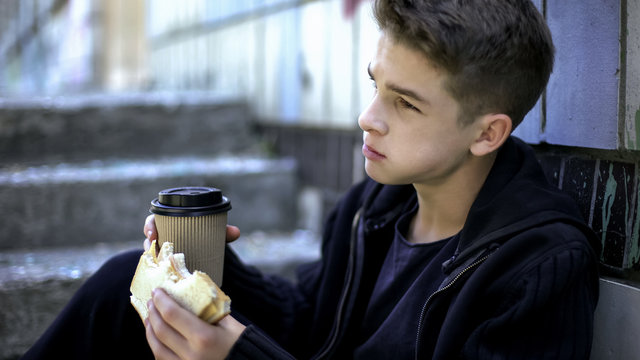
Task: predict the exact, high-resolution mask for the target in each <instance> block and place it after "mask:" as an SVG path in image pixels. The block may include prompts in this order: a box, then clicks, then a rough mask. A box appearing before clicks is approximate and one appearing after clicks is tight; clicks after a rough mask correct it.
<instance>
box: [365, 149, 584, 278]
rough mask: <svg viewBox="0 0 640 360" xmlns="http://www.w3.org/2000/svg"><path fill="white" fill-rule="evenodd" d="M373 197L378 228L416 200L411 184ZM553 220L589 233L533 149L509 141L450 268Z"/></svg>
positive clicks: (370, 208) (369, 206) (381, 189)
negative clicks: (411, 198) (497, 243)
mask: <svg viewBox="0 0 640 360" xmlns="http://www.w3.org/2000/svg"><path fill="white" fill-rule="evenodd" d="M370 193H372V195H373V196H369V198H368V199H367V201H366V202H365V209H366V210H365V213H364V215H365V221H366V222H367V223H369V224H373V225H377V226H380V225H383V224H385V223H387V222H388V221H391V220H392V219H391V218H392V217H395V216H396V215H397V214H398V213H399V212H401V210H403V209H402V207H401V206H400V204H406V201H407V200H408V199H410V197H411V196H415V190H414V188H413V186H412V185H403V186H395V185H394V186H378V187H374V188H373V189H371V191H370ZM551 221H564V222H568V223H572V224H575V225H576V226H577V227H579V228H580V229H582V230H583V231H584V232H585V233H587V234H589V232H590V230H588V228H587V227H586V225H584V219H582V215H581V213H580V209H579V208H578V206H577V204H576V203H575V201H573V199H572V198H571V197H569V196H568V195H567V194H565V193H563V192H562V191H561V190H559V189H557V188H556V187H555V186H553V185H551V184H550V183H549V182H548V181H547V179H546V177H545V174H544V172H543V171H542V168H541V166H540V164H539V163H538V160H537V159H536V156H535V153H534V151H533V149H532V148H531V147H529V146H528V145H526V144H525V143H524V142H522V140H520V139H517V138H515V137H510V138H509V139H508V140H507V141H506V142H505V144H504V145H503V146H502V147H501V149H500V150H499V151H498V154H497V156H496V160H495V163H494V165H493V167H492V169H491V171H490V172H489V175H488V176H487V179H486V181H485V183H484V184H483V186H482V188H481V189H480V192H479V193H478V197H477V198H476V200H475V201H474V202H473V204H472V206H471V209H470V210H469V215H468V216H467V222H466V223H465V224H464V226H463V228H462V230H461V232H460V234H459V245H458V250H457V252H456V258H455V260H454V263H452V264H449V265H447V267H449V266H455V265H459V264H460V263H462V262H464V261H465V260H468V258H469V257H471V256H473V255H474V254H477V253H478V251H480V250H481V249H484V248H486V247H487V246H489V244H491V243H493V242H499V241H501V240H502V239H507V238H508V237H509V236H512V235H514V234H516V233H518V232H521V231H523V230H525V229H528V228H531V227H534V226H538V225H541V224H544V223H547V222H551ZM588 236H589V238H591V235H588Z"/></svg>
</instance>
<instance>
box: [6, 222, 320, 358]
mask: <svg viewBox="0 0 640 360" xmlns="http://www.w3.org/2000/svg"><path fill="white" fill-rule="evenodd" d="M232 247H233V248H234V250H235V251H236V252H237V253H238V255H239V256H240V257H241V258H242V259H243V260H244V261H245V262H247V263H248V264H252V265H255V266H256V267H258V268H260V269H262V270H263V271H265V272H269V273H277V274H281V275H283V276H286V277H289V278H293V270H294V269H295V267H296V266H297V265H299V264H300V263H302V262H307V261H312V260H314V259H317V258H318V256H319V253H320V248H319V243H318V237H317V235H316V234H315V233H312V232H309V231H301V230H299V231H294V232H287V233H282V232H277V233H275V232H272V233H265V232H254V233H249V234H247V235H243V236H242V237H241V238H240V239H238V240H237V241H236V242H235V243H233V244H232ZM136 248H137V249H141V248H142V241H141V240H140V241H134V242H121V243H94V244H92V245H89V246H82V247H65V248H58V249H39V250H34V251H24V250H11V251H4V252H0V360H8V359H17V358H19V356H20V355H21V354H23V353H24V352H25V351H26V350H27V349H28V348H29V347H30V346H31V345H32V344H33V343H34V342H35V341H36V339H37V338H38V337H39V336H40V335H41V334H42V333H43V332H44V331H45V329H46V328H47V327H48V326H49V324H50V323H51V322H52V321H53V320H54V318H55V317H56V315H57V314H58V313H59V312H60V310H61V309H62V308H63V307H64V305H65V304H66V303H67V302H68V301H69V299H70V298H71V296H72V295H73V293H74V292H75V291H76V290H77V289H78V288H79V287H80V286H81V284H82V283H83V282H84V281H85V280H86V279H87V278H88V277H89V276H90V275H91V274H93V272H95V271H96V270H97V269H98V268H99V267H100V266H101V265H102V264H103V263H104V262H105V261H106V260H107V259H108V258H109V257H111V256H113V255H114V254H116V253H118V252H120V251H126V250H129V249H136Z"/></svg>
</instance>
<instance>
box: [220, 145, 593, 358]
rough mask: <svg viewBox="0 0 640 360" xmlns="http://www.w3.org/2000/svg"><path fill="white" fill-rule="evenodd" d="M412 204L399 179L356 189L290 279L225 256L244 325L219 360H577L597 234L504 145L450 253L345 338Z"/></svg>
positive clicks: (526, 159)
mask: <svg viewBox="0 0 640 360" xmlns="http://www.w3.org/2000/svg"><path fill="white" fill-rule="evenodd" d="M412 199H413V201H415V200H414V199H415V190H414V188H413V187H412V186H411V185H406V186H389V185H381V184H378V183H376V182H374V181H373V180H370V179H368V180H365V181H364V182H362V183H360V184H357V185H355V186H354V187H353V188H352V189H351V190H350V191H349V192H348V193H347V194H345V196H344V197H343V199H342V200H341V201H340V202H339V204H338V205H337V206H336V208H335V209H334V210H333V211H332V213H331V215H330V216H329V218H328V221H327V223H326V227H325V231H324V233H323V239H322V256H321V259H319V260H318V261H316V262H314V263H312V264H306V265H303V266H301V267H300V268H299V269H298V281H297V282H296V283H295V284H294V283H291V282H288V281H286V280H284V279H281V278H278V277H275V276H268V275H263V274H261V273H260V272H258V271H257V270H255V269H253V268H251V267H247V266H244V265H243V264H242V263H241V261H240V260H239V259H238V258H237V256H235V254H234V253H233V252H232V251H227V257H226V259H225V261H226V263H225V273H224V284H225V285H224V290H225V292H227V294H229V295H230V296H231V298H232V299H233V301H234V303H233V309H234V313H235V316H237V317H240V318H241V319H245V322H247V323H250V324H251V325H249V326H248V327H247V329H246V330H245V332H244V333H243V334H242V336H241V337H240V339H239V340H238V342H237V343H236V344H235V345H234V347H233V348H232V351H231V353H230V355H229V358H232V359H276V358H283V359H284V358H313V359H329V358H331V359H345V358H354V357H360V358H366V359H375V358H380V359H385V358H390V357H393V354H394V349H397V348H398V347H409V348H411V352H412V354H413V356H412V357H414V358H415V359H456V358H465V359H527V358H531V359H543V358H553V359H585V358H588V357H589V353H590V348H591V340H592V339H591V338H592V330H593V313H594V310H595V307H596V303H597V298H598V273H597V256H596V253H598V248H597V246H598V241H597V238H596V237H595V235H594V234H593V232H592V231H591V230H590V229H589V228H588V227H587V226H586V225H585V224H584V222H583V220H582V218H581V216H580V211H579V209H578V207H577V205H576V204H575V203H574V201H573V200H572V199H571V198H570V197H568V196H567V195H565V194H563V193H562V192H560V191H559V190H558V189H556V188H555V187H554V186H552V185H550V184H549V183H548V182H547V180H546V178H545V175H544V173H543V171H542V169H541V167H540V166H539V164H538V162H537V160H536V158H535V155H534V153H533V150H532V149H531V148H530V147H529V146H527V145H526V144H524V143H523V142H522V141H520V140H518V139H516V138H513V137H512V138H509V139H508V140H507V142H506V143H505V144H504V145H503V147H502V148H501V149H500V150H499V152H498V155H497V157H496V161H495V164H494V166H493V167H492V170H491V171H490V173H489V175H488V177H487V179H486V181H485V183H484V184H483V187H482V188H481V190H480V192H479V194H478V196H477V198H476V200H475V201H474V203H473V204H472V207H471V209H470V211H469V213H468V216H467V220H466V223H465V224H464V226H463V228H462V230H461V232H460V233H459V234H458V236H456V238H455V240H452V241H450V242H449V243H447V244H446V245H445V247H449V249H448V251H450V253H451V254H453V255H452V256H451V257H450V258H448V259H447V260H446V261H443V262H442V264H441V265H440V264H438V266H437V268H434V267H433V266H431V267H428V268H427V267H426V266H425V269H424V271H423V273H424V274H421V275H419V276H418V277H417V278H416V279H415V280H414V282H413V284H412V286H411V287H410V288H409V290H407V292H406V293H405V294H403V295H402V297H401V300H400V302H399V303H398V306H396V308H395V309H394V311H392V312H391V313H390V314H389V315H388V316H387V318H386V319H385V321H384V322H383V323H382V325H381V326H380V328H378V329H375V331H374V332H373V333H371V335H370V336H369V337H368V339H367V341H366V342H362V341H360V340H358V337H357V330H358V326H359V324H360V321H361V320H362V316H363V312H364V310H363V308H364V306H363V305H366V302H367V299H368V296H369V295H370V293H371V288H372V286H373V284H374V282H375V279H376V277H377V272H378V271H379V269H380V266H381V263H382V261H383V259H384V256H385V254H386V252H387V250H388V248H389V244H390V241H391V239H392V238H393V234H394V229H395V228H394V226H395V223H396V221H397V219H398V217H399V216H400V215H401V214H402V211H403V209H406V206H407V203H408V202H410V201H412ZM434 269H435V270H434ZM428 271H441V274H440V275H441V277H442V279H443V281H442V282H441V284H440V286H439V287H438V289H437V290H436V291H435V292H433V291H425V290H424V289H425V287H426V286H423V285H424V281H425V280H424V279H425V276H426V272H428ZM423 275H425V276H423ZM356 349H357V351H355V350H356ZM354 351H355V352H354Z"/></svg>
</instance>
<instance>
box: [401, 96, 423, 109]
mask: <svg viewBox="0 0 640 360" xmlns="http://www.w3.org/2000/svg"><path fill="white" fill-rule="evenodd" d="M398 102H400V106H402V107H403V108H405V109H409V110H413V111H417V112H420V110H419V109H418V108H417V107H415V106H413V105H411V103H410V102H408V101H407V100H405V99H403V98H398Z"/></svg>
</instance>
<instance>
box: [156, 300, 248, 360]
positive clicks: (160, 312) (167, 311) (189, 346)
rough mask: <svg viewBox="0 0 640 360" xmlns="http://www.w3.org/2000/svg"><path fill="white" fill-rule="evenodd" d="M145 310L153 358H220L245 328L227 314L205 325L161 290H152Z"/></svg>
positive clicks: (227, 351)
mask: <svg viewBox="0 0 640 360" xmlns="http://www.w3.org/2000/svg"><path fill="white" fill-rule="evenodd" d="M148 307H149V317H148V318H147V320H146V321H145V328H146V336H147V341H148V342H149V346H150V347H151V350H152V351H153V354H154V355H155V357H156V359H224V358H225V357H226V356H227V355H228V354H229V351H230V350H231V347H232V346H233V344H235V343H236V341H237V340H238V338H239V337H240V335H241V334H242V332H243V331H244V329H245V326H244V325H242V324H241V323H240V322H238V321H237V320H236V319H234V318H233V317H231V316H230V315H227V316H225V317H224V318H222V320H220V321H219V322H218V323H217V324H213V325H212V324H208V323H206V322H205V321H203V320H201V319H200V318H198V317H197V316H196V315H194V314H192V313H191V312H189V311H188V310H185V309H184V308H182V307H181V306H180V305H179V304H178V303H177V302H175V301H174V300H173V299H172V298H171V297H170V296H169V295H167V293H165V292H164V291H163V290H162V289H156V290H154V292H153V297H152V300H150V301H149V304H148Z"/></svg>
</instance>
